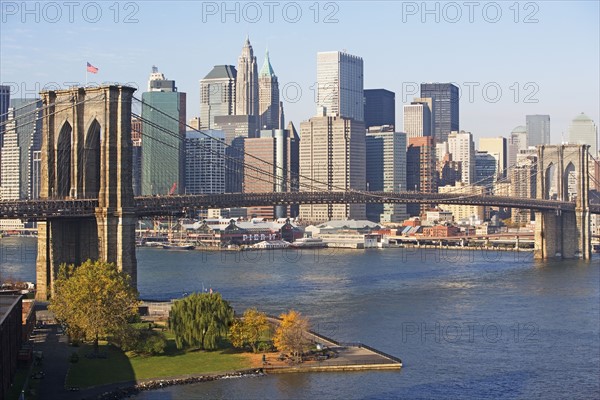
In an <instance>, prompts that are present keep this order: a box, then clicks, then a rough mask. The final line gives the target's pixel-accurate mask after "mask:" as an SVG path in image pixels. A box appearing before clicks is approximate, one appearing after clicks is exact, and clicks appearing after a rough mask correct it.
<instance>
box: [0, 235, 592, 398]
mask: <svg viewBox="0 0 600 400" xmlns="http://www.w3.org/2000/svg"><path fill="white" fill-rule="evenodd" d="M0 251H1V253H0V273H1V274H2V275H3V276H5V275H8V276H11V277H14V278H16V279H22V280H29V281H35V240H34V239H25V238H4V239H2V240H1V241H0ZM137 257H138V274H139V277H138V289H139V291H140V294H141V296H142V298H144V299H157V300H167V299H171V298H177V297H181V296H182V295H183V294H184V293H191V292H194V291H201V290H203V289H204V290H209V288H212V289H213V290H216V291H219V292H221V293H222V295H223V296H224V298H225V299H228V300H230V301H231V303H232V305H233V306H234V308H235V309H236V310H237V311H238V312H242V311H243V310H244V309H245V308H247V307H252V306H255V307H258V308H259V309H260V310H263V311H265V312H267V313H269V314H279V313H281V312H284V311H287V310H288V309H290V308H294V309H296V310H299V311H301V312H302V313H303V314H304V315H306V316H308V317H309V318H310V320H311V322H312V327H313V329H314V330H315V331H318V332H320V333H322V334H324V335H326V336H330V337H333V338H334V339H337V340H339V341H345V342H363V343H365V344H368V345H370V346H372V347H375V348H377V349H379V350H382V351H384V352H387V353H390V354H392V355H395V356H397V357H400V358H401V359H402V361H403V364H404V367H403V369H402V370H401V371H389V372H347V373H310V374H284V375H270V376H263V377H256V378H240V379H226V380H220V381H215V382H208V383H201V384H196V385H188V386H176V387H170V388H167V389H161V390H158V391H154V392H145V393H142V394H140V395H138V396H137V397H136V398H137V399H140V400H142V399H143V400H154V399H156V400H158V399H161V400H162V399H182V400H184V399H185V400H187V399H205V398H209V399H214V398H222V399H253V398H256V399H275V398H292V399H297V398H303V399H394V398H423V399H426V398H464V399H481V398H490V399H491V398H494V399H496V398H501V399H533V398H543V399H554V398H556V399H565V398H569V399H590V398H598V396H599V393H600V290H599V286H600V258H599V257H598V255H595V256H594V258H593V260H592V261H591V262H583V261H562V262H557V261H549V262H538V261H535V260H533V259H532V254H531V253H512V252H481V251H458V250H449V251H447V252H441V253H440V252H439V251H435V250H431V249H428V250H421V251H417V250H413V249H384V250H364V251H363V250H352V251H345V250H335V249H321V250H303V251H302V252H297V251H287V252H284V251H265V252H222V253H216V252H211V253H206V252H200V251H169V250H162V249H150V248H141V249H138V252H137Z"/></svg>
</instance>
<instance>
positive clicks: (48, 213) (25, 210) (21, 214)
mask: <svg viewBox="0 0 600 400" xmlns="http://www.w3.org/2000/svg"><path fill="white" fill-rule="evenodd" d="M366 203H420V204H423V203H424V204H428V203H431V204H462V205H476V206H478V205H480V206H496V207H510V208H523V209H531V210H536V211H543V210H550V211H552V210H554V211H557V212H560V211H575V203H572V202H565V201H556V200H541V199H524V198H518V197H504V196H485V195H476V196H475V195H464V194H462V195H461V194H454V193H417V192H397V193H392V192H359V191H350V192H284V193H227V194H204V195H174V196H142V197H136V198H135V204H136V208H135V209H133V210H131V211H132V212H134V213H136V214H137V215H138V216H141V217H143V216H160V215H176V214H182V213H184V212H185V211H188V210H194V209H206V208H227V207H251V206H255V207H256V206H274V205H291V204H366ZM97 206H98V200H97V199H63V200H54V199H41V200H16V201H2V202H0V218H21V219H31V220H36V219H41V220H43V219H51V218H58V217H60V218H64V217H86V216H89V217H91V216H94V215H95V210H96V207H97ZM589 208H590V212H591V213H593V214H600V204H590V207H589Z"/></svg>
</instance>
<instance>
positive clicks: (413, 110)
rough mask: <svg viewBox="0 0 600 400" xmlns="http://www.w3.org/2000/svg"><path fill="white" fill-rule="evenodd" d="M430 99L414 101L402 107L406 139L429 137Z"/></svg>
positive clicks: (430, 119)
mask: <svg viewBox="0 0 600 400" xmlns="http://www.w3.org/2000/svg"><path fill="white" fill-rule="evenodd" d="M431 106H432V100H431V99H414V101H413V102H412V103H410V104H406V105H405V106H404V107H403V111H404V116H403V125H404V126H403V128H404V129H403V131H404V132H406V134H407V135H408V138H409V139H410V138H413V137H420V136H431V121H432V113H431Z"/></svg>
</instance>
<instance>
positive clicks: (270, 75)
mask: <svg viewBox="0 0 600 400" xmlns="http://www.w3.org/2000/svg"><path fill="white" fill-rule="evenodd" d="M258 113H259V119H260V122H259V126H260V129H267V130H270V129H283V123H284V121H283V103H281V102H280V101H279V81H278V79H277V75H275V71H273V67H272V66H271V60H269V52H268V51H267V53H266V55H265V62H264V63H263V66H262V68H261V69H260V72H259V74H258Z"/></svg>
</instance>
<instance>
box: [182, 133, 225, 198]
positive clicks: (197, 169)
mask: <svg viewBox="0 0 600 400" xmlns="http://www.w3.org/2000/svg"><path fill="white" fill-rule="evenodd" d="M185 190H186V193H189V194H203V193H225V134H224V133H223V131H217V130H207V131H205V132H203V133H200V132H196V131H187V132H186V134H185Z"/></svg>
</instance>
